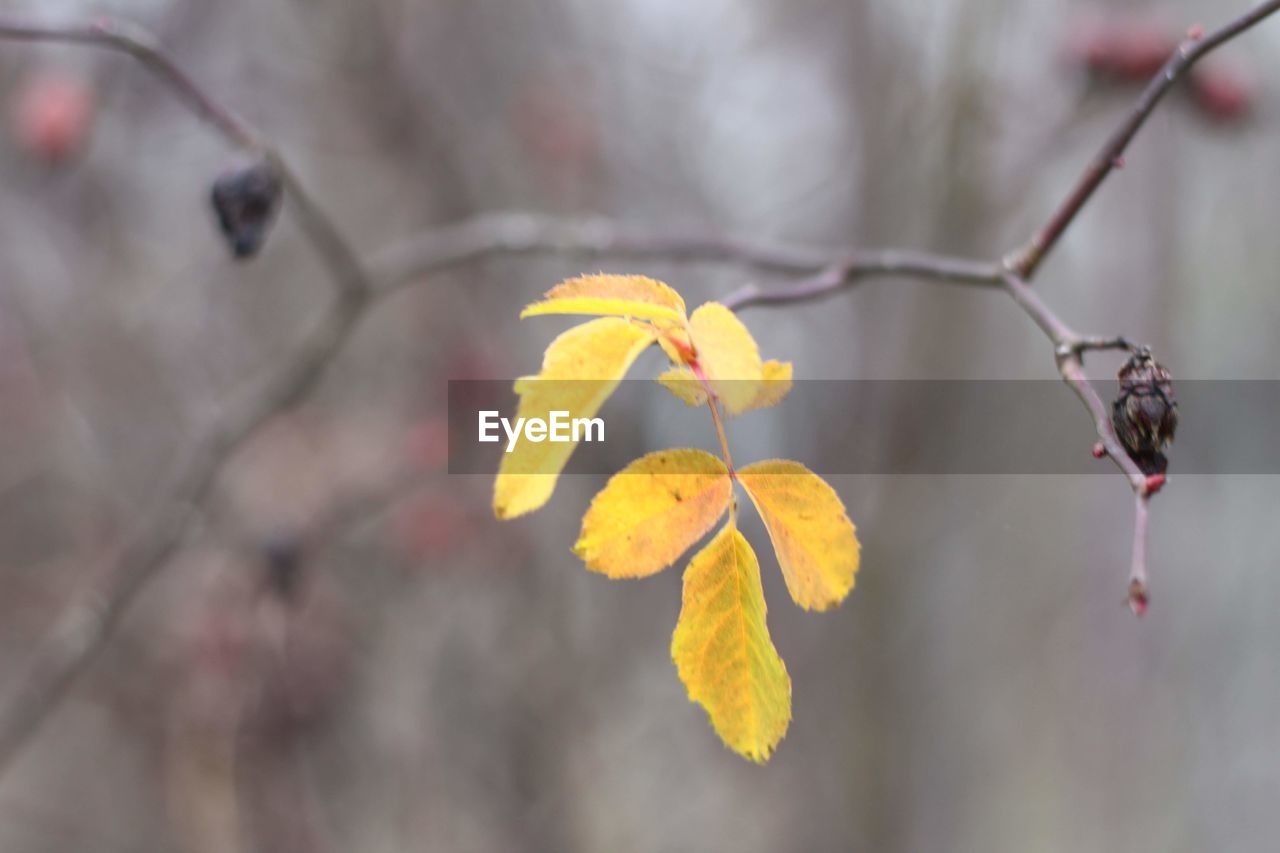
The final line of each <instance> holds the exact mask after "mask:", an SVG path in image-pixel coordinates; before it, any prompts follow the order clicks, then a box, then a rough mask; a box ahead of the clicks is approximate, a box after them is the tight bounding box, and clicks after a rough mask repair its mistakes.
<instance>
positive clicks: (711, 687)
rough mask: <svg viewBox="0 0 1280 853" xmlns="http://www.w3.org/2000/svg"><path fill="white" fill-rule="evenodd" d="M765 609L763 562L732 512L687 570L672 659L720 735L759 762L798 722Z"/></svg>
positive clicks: (765, 757) (690, 694)
mask: <svg viewBox="0 0 1280 853" xmlns="http://www.w3.org/2000/svg"><path fill="white" fill-rule="evenodd" d="M766 609H767V608H766V607H765V602H764V590H763V588H762V587H761V585H760V564H759V563H758V562H757V561H756V555H755V553H754V552H753V551H752V550H751V546H750V545H749V544H747V540H746V539H744V538H743V536H742V534H741V533H739V532H738V530H737V529H736V528H735V526H734V523H733V519H732V518H730V520H729V523H728V524H726V525H725V527H724V529H723V530H721V531H720V532H719V533H717V534H716V535H715V538H714V539H712V540H711V542H710V543H708V544H707V547H705V548H703V549H702V550H701V551H699V552H698V553H697V554H696V555H694V558H693V560H692V561H690V563H689V567H688V568H687V569H685V573H684V597H683V602H682V604H681V607H680V619H679V621H678V622H677V623H676V630H675V634H674V636H672V638H671V658H672V660H674V661H675V664H676V669H677V671H678V672H679V673H680V680H681V681H683V682H684V686H685V688H686V689H687V690H688V691H689V698H690V699H691V700H693V701H694V702H697V703H698V704H700V705H701V706H702V707H703V708H705V709H706V711H707V715H708V716H709V717H710V718H711V725H712V726H713V727H715V730H716V734H718V735H720V738H721V740H723V741H724V742H725V744H726V745H728V747H729V748H730V749H732V750H733V751H734V752H737V753H738V754H740V755H742V756H744V757H746V758H749V759H751V760H752V761H758V762H760V763H763V762H765V761H767V760H768V758H769V755H770V754H771V753H772V752H773V749H774V747H775V746H777V745H778V742H779V741H780V740H782V736H783V735H785V734H786V733H787V725H788V724H789V723H790V722H791V678H790V676H788V675H787V668H786V665H785V664H783V662H782V658H780V657H779V656H778V650H777V649H775V648H774V646H773V641H772V640H771V639H770V638H769V627H768V625H767V624H765V611H766Z"/></svg>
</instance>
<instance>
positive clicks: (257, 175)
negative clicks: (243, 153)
mask: <svg viewBox="0 0 1280 853" xmlns="http://www.w3.org/2000/svg"><path fill="white" fill-rule="evenodd" d="M282 193H283V188H282V185H281V182H280V175H279V174H278V173H277V172H276V169H275V167H274V166H272V165H271V164H270V163H269V162H267V161H266V160H259V161H258V162H256V163H253V164H251V165H248V166H240V167H237V168H234V169H231V170H229V171H227V172H224V173H223V174H221V175H219V176H218V179H217V180H215V181H214V182H213V189H212V190H211V191H210V201H211V202H212V204H213V210H214V212H215V213H216V214H217V216H218V226H219V227H220V228H221V229H222V234H223V236H224V237H226V238H227V243H228V245H230V246H231V253H232V254H233V255H235V256H236V257H237V258H241V259H244V258H251V257H253V256H254V255H256V254H257V253H258V250H259V249H261V248H262V244H263V242H265V241H266V238H267V232H268V231H269V230H270V228H271V224H272V222H274V221H275V218H276V214H277V213H278V212H279V210H280V199H281V196H282Z"/></svg>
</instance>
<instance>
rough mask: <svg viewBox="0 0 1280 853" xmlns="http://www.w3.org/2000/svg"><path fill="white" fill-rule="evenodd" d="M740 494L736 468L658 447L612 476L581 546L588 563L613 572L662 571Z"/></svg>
mask: <svg viewBox="0 0 1280 853" xmlns="http://www.w3.org/2000/svg"><path fill="white" fill-rule="evenodd" d="M732 495H733V482H732V481H731V480H730V479H729V469H728V468H726V467H725V464H724V462H722V461H720V459H718V458H717V457H715V456H712V455H711V454H710V453H707V452H705V451H702V450H690V449H685V450H660V451H658V452H656V453H650V454H648V455H646V456H642V457H641V458H639V459H637V460H636V461H635V462H632V463H631V464H630V465H628V466H627V467H626V468H623V469H622V470H621V471H619V472H618V473H617V474H615V475H614V476H613V477H611V478H610V479H609V482H608V484H607V485H606V486H605V487H604V489H603V490H602V491H601V492H600V494H598V495H596V497H595V499H594V500H592V501H591V508H590V509H588V510H587V514H586V516H584V517H583V519H582V535H581V536H580V537H579V538H578V544H576V545H574V547H573V551H574V553H575V554H577V555H578V556H579V557H581V558H582V559H583V560H584V561H585V562H586V564H587V568H588V569H591V570H592V571H593V572H600V573H601V574H605V575H608V576H609V577H611V578H640V577H645V576H647V575H651V574H654V573H655V572H659V571H661V570H663V569H665V568H666V567H667V566H669V565H671V564H672V563H674V562H675V561H676V560H677V559H679V557H680V555H681V554H683V553H684V552H685V551H687V550H689V547H690V546H692V545H693V543H695V542H697V541H698V540H699V539H701V538H702V537H703V536H704V535H706V532H707V531H708V530H710V529H711V527H712V525H714V524H715V523H716V522H717V521H718V520H719V519H720V517H721V516H722V515H724V513H725V510H727V509H728V508H729V500H730V498H731V497H732Z"/></svg>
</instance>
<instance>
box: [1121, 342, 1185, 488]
mask: <svg viewBox="0 0 1280 853" xmlns="http://www.w3.org/2000/svg"><path fill="white" fill-rule="evenodd" d="M1119 379H1120V394H1119V396H1117V397H1116V399H1115V402H1113V403H1112V404H1111V423H1112V425H1113V426H1114V427H1115V430H1116V436H1117V437H1118V438H1119V439H1120V443H1121V444H1123V445H1124V447H1125V450H1127V451H1128V452H1129V456H1130V457H1132V459H1133V461H1134V462H1136V463H1137V464H1138V467H1139V468H1141V469H1142V472H1143V473H1144V474H1163V473H1164V472H1165V470H1166V469H1167V468H1168V467H1169V461H1168V459H1166V458H1165V455H1164V451H1165V450H1166V449H1168V447H1169V445H1170V444H1171V443H1172V442H1173V436H1174V432H1176V431H1177V428H1178V403H1177V401H1176V400H1175V399H1174V396H1173V377H1172V375H1171V374H1170V373H1169V371H1168V370H1167V369H1166V368H1165V367H1164V365H1162V364H1160V363H1159V362H1158V361H1156V360H1155V359H1154V358H1152V357H1151V351H1150V350H1148V349H1147V348H1146V347H1140V348H1139V349H1137V350H1135V351H1134V353H1133V355H1132V356H1131V357H1130V358H1129V360H1128V361H1127V362H1126V363H1125V365H1124V367H1122V368H1120V374H1119Z"/></svg>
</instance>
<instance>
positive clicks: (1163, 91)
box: [1007, 0, 1280, 281]
mask: <svg viewBox="0 0 1280 853" xmlns="http://www.w3.org/2000/svg"><path fill="white" fill-rule="evenodd" d="M1276 12H1280V0H1268V2H1265V3H1260V4H1258V5H1257V6H1255V7H1254V8H1253V9H1251V10H1250V11H1248V12H1246V13H1245V14H1243V15H1241V16H1240V17H1238V18H1236V19H1235V20H1233V21H1231V22H1229V23H1227V24H1225V25H1223V26H1222V27H1220V28H1218V29H1217V30H1215V31H1214V32H1212V33H1210V34H1209V35H1207V36H1206V35H1202V34H1199V33H1197V32H1192V33H1190V34H1188V36H1187V37H1186V39H1184V40H1183V42H1182V44H1181V45H1179V46H1178V49H1177V50H1176V51H1174V54H1173V56H1171V57H1169V61H1168V62H1166V63H1165V64H1164V67H1163V68H1161V69H1160V71H1159V72H1158V73H1157V74H1156V75H1155V77H1153V78H1152V79H1151V82H1150V83H1148V84H1147V86H1146V88H1145V89H1143V91H1142V94H1141V95H1139V96H1138V100H1137V102H1136V103H1135V104H1134V105H1133V108H1132V109H1131V110H1130V111H1129V114H1128V116H1127V117H1126V118H1125V120H1124V121H1123V122H1122V123H1121V124H1120V126H1119V127H1117V128H1116V129H1115V131H1114V132H1113V133H1112V134H1111V136H1110V137H1109V138H1108V139H1107V141H1106V143H1105V144H1104V145H1103V146H1102V148H1101V149H1099V151H1098V153H1097V154H1096V155H1095V156H1094V158H1093V160H1091V161H1090V162H1089V165H1088V166H1087V167H1086V168H1085V170H1084V173H1083V174H1082V175H1081V176H1080V179H1079V180H1078V181H1077V182H1076V184H1075V185H1074V186H1073V187H1072V188H1071V191H1070V192H1069V193H1068V194H1067V197H1066V198H1065V199H1064V200H1063V202H1062V204H1061V205H1059V207H1058V209H1057V210H1055V211H1054V213H1053V215H1052V216H1051V217H1050V218H1049V221H1048V222H1047V223H1046V224H1045V225H1044V227H1042V228H1041V229H1040V230H1039V231H1037V232H1036V233H1035V234H1034V235H1033V236H1032V238H1031V239H1030V240H1029V241H1028V242H1027V244H1026V245H1025V246H1023V247H1022V248H1020V249H1018V250H1017V251H1016V252H1013V253H1012V254H1010V255H1009V257H1008V261H1007V263H1008V266H1009V268H1010V269H1011V270H1012V271H1013V272H1015V273H1017V274H1018V276H1019V277H1020V278H1022V279H1023V280H1025V281H1030V280H1031V279H1032V277H1034V276H1035V274H1036V270H1038V269H1039V268H1040V264H1041V263H1042V262H1043V261H1044V259H1045V257H1046V256H1047V255H1048V254H1049V252H1050V251H1052V250H1053V247H1054V246H1056V245H1057V243H1058V240H1059V239H1061V237H1062V235H1063V232H1065V231H1066V230H1067V228H1068V227H1069V226H1070V225H1071V223H1072V222H1074V221H1075V218H1076V216H1077V215H1078V214H1079V213H1080V211H1081V210H1082V209H1083V208H1084V206H1085V204H1087V203H1088V201H1089V199H1091V198H1092V197H1093V194H1094V193H1095V192H1096V191H1097V189H1098V187H1099V186H1101V185H1102V182H1103V181H1104V180H1106V178H1107V176H1108V175H1110V174H1111V171H1112V170H1113V169H1115V168H1116V166H1117V164H1118V163H1120V162H1121V158H1122V157H1123V156H1124V153H1125V150H1126V149H1128V147H1129V143H1130V142H1132V141H1133V138H1134V136H1136V135H1137V133H1138V131H1139V130H1141V129H1142V126H1143V125H1144V124H1146V122H1147V119H1148V118H1149V117H1150V116H1151V113H1152V112H1153V111H1154V110H1155V108H1156V106H1157V105H1158V104H1159V103H1160V101H1161V100H1163V99H1164V96H1165V95H1167V94H1168V93H1169V91H1170V90H1171V89H1173V87H1174V85H1175V84H1177V82H1178V81H1179V80H1180V79H1182V77H1183V76H1184V75H1185V74H1186V73H1187V72H1188V71H1189V70H1191V67H1192V66H1194V65H1195V64H1196V63H1197V62H1199V61H1200V60H1201V59H1202V58H1204V56H1205V55H1207V54H1208V53H1209V52H1210V51H1212V50H1213V49H1214V48H1217V47H1219V46H1221V45H1223V44H1226V43H1227V42H1228V41H1230V40H1231V39H1233V38H1235V37H1236V36H1238V35H1240V34H1241V33H1243V32H1244V31H1246V30H1248V29H1250V28H1251V27H1253V26H1254V25H1256V24H1258V23H1260V22H1262V21H1263V20H1265V19H1267V18H1268V17H1270V16H1271V15H1273V14H1275V13H1276Z"/></svg>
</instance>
